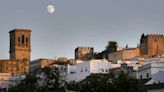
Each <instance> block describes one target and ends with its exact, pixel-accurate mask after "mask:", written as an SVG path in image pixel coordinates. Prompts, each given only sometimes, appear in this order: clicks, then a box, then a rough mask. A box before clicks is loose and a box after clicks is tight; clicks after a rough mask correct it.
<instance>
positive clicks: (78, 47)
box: [77, 47, 93, 50]
mask: <svg viewBox="0 0 164 92" xmlns="http://www.w3.org/2000/svg"><path fill="white" fill-rule="evenodd" d="M77 49H82V50H84V49H85V50H87V49H88V50H90V49H93V47H77Z"/></svg>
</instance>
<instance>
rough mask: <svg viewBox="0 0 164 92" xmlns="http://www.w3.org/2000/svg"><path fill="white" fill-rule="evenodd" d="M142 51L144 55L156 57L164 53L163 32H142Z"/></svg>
mask: <svg viewBox="0 0 164 92" xmlns="http://www.w3.org/2000/svg"><path fill="white" fill-rule="evenodd" d="M140 53H141V55H143V56H148V57H154V56H158V55H163V54H164V35H163V34H148V35H146V36H145V35H144V34H142V36H141V39H140Z"/></svg>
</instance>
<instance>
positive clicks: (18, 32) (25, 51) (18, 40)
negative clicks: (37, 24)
mask: <svg viewBox="0 0 164 92" xmlns="http://www.w3.org/2000/svg"><path fill="white" fill-rule="evenodd" d="M9 33H10V51H9V53H10V59H11V60H23V61H24V60H26V61H30V52H31V45H30V37H31V30H27V29H14V30H12V31H10V32H9Z"/></svg>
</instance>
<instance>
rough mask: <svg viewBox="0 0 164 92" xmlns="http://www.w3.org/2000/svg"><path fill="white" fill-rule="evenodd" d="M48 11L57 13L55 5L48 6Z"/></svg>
mask: <svg viewBox="0 0 164 92" xmlns="http://www.w3.org/2000/svg"><path fill="white" fill-rule="evenodd" d="M47 10H48V12H49V13H54V11H55V6H53V5H48V6H47Z"/></svg>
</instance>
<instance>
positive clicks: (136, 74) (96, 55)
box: [0, 29, 164, 90]
mask: <svg viewBox="0 0 164 92" xmlns="http://www.w3.org/2000/svg"><path fill="white" fill-rule="evenodd" d="M31 33H32V30H29V29H14V30H11V31H10V32H9V35H10V48H9V54H10V58H9V59H4V60H0V88H2V89H3V88H5V89H8V88H9V87H10V86H11V85H17V84H18V83H19V82H20V81H21V80H22V79H23V78H24V77H22V76H25V75H26V74H28V73H33V74H36V75H38V76H42V73H41V69H43V68H45V67H50V68H54V67H55V68H58V70H59V71H60V73H61V76H64V77H63V79H64V80H65V81H66V82H71V81H75V82H79V81H81V80H84V79H85V78H86V77H87V76H89V75H91V74H109V73H111V72H112V73H113V74H114V76H116V77H117V76H118V75H119V74H120V73H121V71H124V72H125V73H127V74H128V76H130V77H132V78H135V79H139V80H147V81H146V82H145V83H144V85H145V86H147V87H148V86H153V85H154V84H156V86H158V85H163V86H164V78H163V77H162V76H164V35H163V34H144V33H143V34H142V35H141V38H139V39H138V40H140V44H138V45H137V46H136V47H128V45H127V46H126V47H119V46H118V44H119V43H117V41H108V42H107V46H104V47H106V48H105V49H104V50H103V51H101V52H95V51H94V47H88V46H86V47H81V46H79V47H77V48H75V58H74V59H68V58H66V57H59V58H57V59H48V58H39V59H36V60H32V61H31V40H32V39H31ZM95 47H96V46H95ZM159 76H160V77H159ZM152 88H153V87H152ZM159 89H160V90H161V89H162V90H164V88H159Z"/></svg>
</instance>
